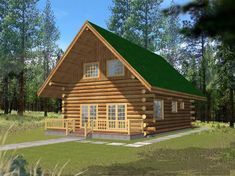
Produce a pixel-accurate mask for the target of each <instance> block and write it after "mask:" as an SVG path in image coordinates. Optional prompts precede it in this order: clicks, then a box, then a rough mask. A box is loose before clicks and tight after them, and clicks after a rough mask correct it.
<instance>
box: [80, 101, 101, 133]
mask: <svg viewBox="0 0 235 176" xmlns="http://www.w3.org/2000/svg"><path fill="white" fill-rule="evenodd" d="M97 110H98V106H97V105H96V104H86V105H81V128H82V127H85V124H87V127H88V128H90V127H92V124H93V127H94V126H95V124H96V123H95V121H96V119H97V114H98V113H97Z"/></svg>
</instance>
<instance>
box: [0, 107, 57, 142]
mask: <svg viewBox="0 0 235 176" xmlns="http://www.w3.org/2000/svg"><path fill="white" fill-rule="evenodd" d="M50 117H60V114H56V113H48V118H50ZM44 119H45V117H43V112H28V111H26V112H25V113H24V116H22V117H21V116H18V115H17V113H16V112H15V111H13V112H12V113H11V114H8V115H4V114H3V113H2V112H0V136H2V135H3V134H4V133H5V132H6V131H7V130H8V129H9V127H10V126H11V125H12V124H14V126H13V127H12V128H11V129H10V131H9V135H8V137H7V140H6V142H5V144H12V143H21V142H29V141H37V140H46V139H52V138H59V136H48V135H45V132H44V129H43V126H44Z"/></svg>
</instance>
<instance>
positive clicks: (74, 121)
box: [73, 119, 76, 132]
mask: <svg viewBox="0 0 235 176" xmlns="http://www.w3.org/2000/svg"><path fill="white" fill-rule="evenodd" d="M75 123H76V120H75V119H73V132H75Z"/></svg>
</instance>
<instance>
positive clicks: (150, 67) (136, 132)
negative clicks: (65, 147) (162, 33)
mask: <svg viewBox="0 0 235 176" xmlns="http://www.w3.org/2000/svg"><path fill="white" fill-rule="evenodd" d="M38 96H40V97H52V98H60V99H62V114H63V118H61V119H60V118H59V119H58V118H57V119H47V120H46V121H45V128H46V130H47V132H48V133H56V134H57V133H60V134H64V135H78V136H79V135H80V136H81V135H82V136H85V137H87V136H91V137H94V138H112V139H113V138H117V139H133V138H137V137H143V136H147V135H153V134H157V133H162V132H167V131H172V130H179V129H185V128H190V127H192V125H191V122H192V120H193V119H194V118H195V106H194V102H195V101H205V96H204V95H203V94H202V93H201V92H200V91H199V90H198V89H197V88H195V87H194V86H193V85H192V84H191V83H190V82H189V81H188V80H186V79H185V78H184V77H183V76H182V75H181V74H180V73H179V72H178V71H177V70H175V69H174V68H173V67H172V66H171V65H170V64H169V63H168V62H167V61H166V60H165V59H164V58H162V57H161V56H159V55H157V54H155V53H153V52H150V51H148V50H146V49H144V48H142V47H140V46H138V45H136V44H133V43H131V42H130V41H128V40H126V39H123V38H121V37H119V36H118V35H116V34H114V33H112V32H110V31H108V30H105V29H103V28H101V27H99V26H97V25H95V24H93V23H91V22H89V21H86V22H85V24H84V25H83V26H82V28H81V29H80V31H79V32H78V34H77V35H76V36H75V38H74V40H73V41H72V43H71V44H70V46H69V47H68V49H67V50H66V52H65V53H64V55H63V56H62V58H61V59H60V60H59V62H58V64H57V65H56V66H55V68H54V69H53V70H52V71H51V73H50V74H49V76H48V78H47V79H46V80H45V82H44V83H43V85H42V86H41V87H40V89H39V90H38Z"/></svg>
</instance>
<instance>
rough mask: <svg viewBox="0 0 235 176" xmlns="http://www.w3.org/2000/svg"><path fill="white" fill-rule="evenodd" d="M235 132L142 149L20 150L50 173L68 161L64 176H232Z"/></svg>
mask: <svg viewBox="0 0 235 176" xmlns="http://www.w3.org/2000/svg"><path fill="white" fill-rule="evenodd" d="M234 148H235V129H230V128H228V127H224V128H220V129H216V128H213V130H210V131H208V132H202V133H200V134H193V135H189V136H184V137H181V138H176V139H171V140H168V141H163V142H160V143H156V144H153V145H149V146H145V147H141V148H128V147H123V146H107V145H95V144H82V143H78V142H69V143H61V144H54V145H48V146H41V147H33V148H28V149H22V150H18V151H17V153H18V154H23V155H24V157H25V158H26V159H27V160H28V162H29V163H30V164H32V165H33V164H34V163H35V162H36V161H37V160H38V159H39V158H40V159H41V162H40V163H41V164H40V165H41V166H42V167H43V168H44V169H47V170H50V169H52V168H53V167H54V166H55V165H56V164H57V163H60V164H63V163H65V162H67V161H69V164H68V165H67V166H66V168H65V170H64V174H65V175H71V174H75V173H77V172H78V171H81V170H85V169H88V171H87V172H86V174H85V175H229V174H230V171H231V172H232V170H234V171H235V149H234Z"/></svg>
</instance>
